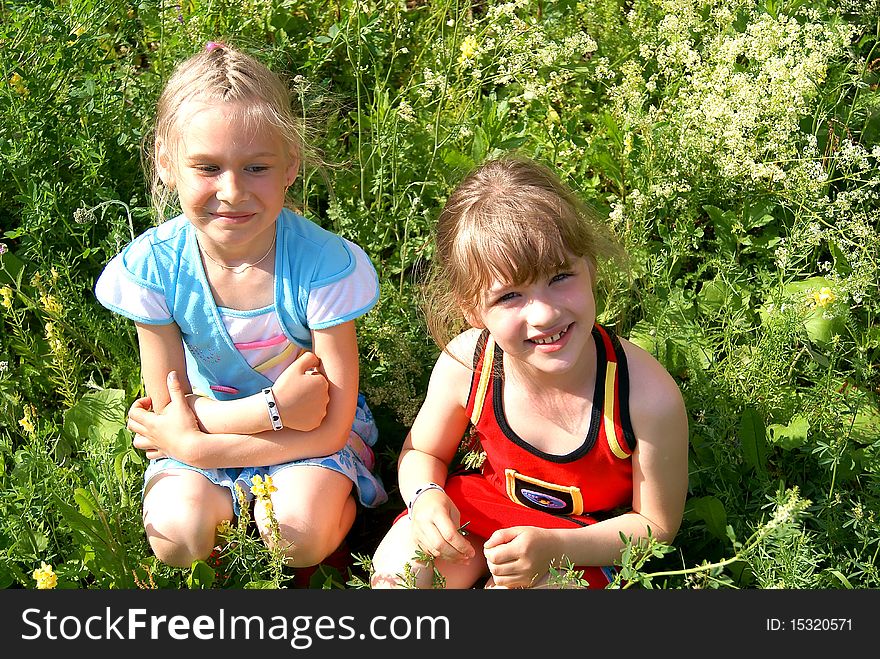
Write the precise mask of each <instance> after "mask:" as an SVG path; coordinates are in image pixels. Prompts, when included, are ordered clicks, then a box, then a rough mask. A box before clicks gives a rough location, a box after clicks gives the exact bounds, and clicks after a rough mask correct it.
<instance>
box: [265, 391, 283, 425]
mask: <svg viewBox="0 0 880 659" xmlns="http://www.w3.org/2000/svg"><path fill="white" fill-rule="evenodd" d="M263 398H265V399H266V408H267V409H268V411H269V421H271V422H272V430H281V429H282V428H283V427H284V424H283V423H281V414H279V413H278V404H277V403H276V402H275V395H274V394H273V393H272V387H266V388H265V389H263Z"/></svg>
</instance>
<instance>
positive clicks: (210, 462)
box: [171, 424, 350, 469]
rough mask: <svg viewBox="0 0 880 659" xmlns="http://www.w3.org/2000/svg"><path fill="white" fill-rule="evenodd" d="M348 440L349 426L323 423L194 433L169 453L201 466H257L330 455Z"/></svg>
mask: <svg viewBox="0 0 880 659" xmlns="http://www.w3.org/2000/svg"><path fill="white" fill-rule="evenodd" d="M349 426H350V424H349ZM347 440H348V428H342V427H341V426H340V425H339V424H335V425H333V424H322V425H321V426H320V427H319V428H317V429H315V430H311V431H308V432H302V431H299V430H291V429H289V428H283V429H282V430H279V431H274V430H269V431H266V432H261V433H254V434H237V433H210V434H209V433H196V434H194V435H192V436H188V437H184V438H181V441H180V442H179V444H180V446H179V447H175V449H173V450H172V453H171V455H172V456H173V457H175V458H177V459H178V460H181V461H182V462H185V463H186V464H189V465H192V466H193V467H199V468H201V469H220V468H224V467H258V466H262V465H274V464H281V463H284V462H290V461H291V460H300V459H303V458H314V457H319V456H323V455H331V454H332V453H335V452H336V451H339V450H340V449H341V448H342V447H343V446H345V443H346V441H347Z"/></svg>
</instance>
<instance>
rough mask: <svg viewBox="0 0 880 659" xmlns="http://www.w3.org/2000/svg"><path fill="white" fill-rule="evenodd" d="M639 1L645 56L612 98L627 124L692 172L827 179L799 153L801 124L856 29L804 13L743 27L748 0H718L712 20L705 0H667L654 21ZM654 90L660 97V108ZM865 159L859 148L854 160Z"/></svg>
mask: <svg viewBox="0 0 880 659" xmlns="http://www.w3.org/2000/svg"><path fill="white" fill-rule="evenodd" d="M636 4H637V6H636V7H635V8H634V9H633V11H632V12H631V14H630V27H631V29H632V30H633V33H634V35H635V36H636V38H637V39H638V40H639V41H640V43H641V44H642V47H641V56H640V57H639V59H638V60H635V59H633V60H630V61H629V62H628V63H627V64H626V65H625V66H624V67H622V69H621V81H620V83H619V85H617V87H615V88H614V89H613V91H612V94H611V96H612V101H613V109H614V113H615V115H616V116H617V117H618V121H619V123H620V125H621V126H623V127H624V128H625V129H628V130H638V131H640V132H641V133H642V134H643V135H647V136H649V137H650V138H651V139H652V140H654V142H655V149H654V150H655V152H660V153H666V154H668V161H670V162H678V163H683V164H684V166H685V167H687V168H688V169H689V172H690V173H691V174H693V175H697V174H699V173H700V172H704V171H705V170H706V169H707V168H708V169H709V170H714V171H715V172H716V173H717V175H718V176H719V177H721V178H723V179H727V180H732V181H735V182H738V183H739V184H741V185H743V186H745V187H752V186H754V185H766V183H772V184H777V185H779V184H782V185H786V183H785V181H786V179H788V178H789V177H791V176H794V177H795V181H794V182H793V183H794V184H796V185H803V184H805V183H809V182H810V181H819V182H822V181H824V178H825V177H824V173H823V172H822V171H821V166H820V165H819V164H818V163H817V162H816V161H814V160H812V159H804V158H802V157H801V153H800V148H801V145H802V144H803V142H804V134H803V133H802V131H801V128H800V120H801V117H802V116H804V115H805V114H807V113H808V110H809V108H810V101H811V100H812V99H813V98H814V97H815V95H816V94H817V93H818V90H819V85H821V83H822V81H823V80H824V79H825V77H826V75H827V71H828V67H829V65H830V63H831V62H832V61H833V59H834V58H836V57H839V56H840V55H841V54H842V53H843V52H844V49H845V47H846V45H847V44H848V41H849V39H850V36H851V27H848V26H843V25H836V24H834V23H829V22H827V21H826V22H821V21H819V20H818V18H816V20H815V22H814V21H811V20H810V14H809V13H805V12H802V13H801V14H800V15H799V16H797V17H795V16H785V15H782V14H780V15H778V16H776V17H773V16H771V15H769V14H766V13H765V14H758V13H756V12H755V13H753V14H752V16H751V17H750V20H749V21H748V22H747V24H746V25H747V27H746V28H745V29H744V30H738V29H737V27H736V24H735V23H734V17H735V15H736V13H737V11H736V10H738V9H743V10H744V9H745V7H746V6H747V5H748V4H750V3H746V2H744V1H742V0H741V1H739V2H733V3H730V2H726V1H725V2H721V1H720V0H715V1H714V2H710V3H709V4H710V6H711V12H710V15H711V16H712V18H713V20H714V24H713V23H711V22H710V23H706V22H705V20H704V18H703V17H702V16H701V15H700V13H699V10H700V9H701V8H702V7H703V6H704V5H705V4H706V3H705V2H703V1H702V0H700V1H697V0H663V1H662V2H660V3H659V4H660V5H661V10H662V11H665V15H664V16H663V17H662V19H660V20H659V21H654V22H653V23H652V21H651V20H647V18H646V16H645V14H644V13H643V12H644V11H647V10H646V9H644V7H642V5H641V4H639V3H636ZM644 4H651V3H644ZM707 26H709V27H713V28H714V31H710V30H709V29H707ZM652 95H660V96H661V97H662V107H663V109H662V111H661V110H660V109H659V107H658V106H655V105H652V104H651V102H650V98H651V97H652ZM661 115H662V116H661ZM661 119H662V120H664V121H663V126H664V127H663V130H662V132H658V131H657V130H655V127H656V125H657V124H658V122H659V121H660V120H661ZM861 155H863V154H861V152H859V151H858V149H857V148H856V147H853V152H852V153H851V154H848V156H847V157H848V158H849V161H848V162H850V161H851V162H853V163H854V164H858V163H860V162H861V161H860V160H858V158H859V157H860V156H861ZM801 167H803V168H804V171H800V172H799V171H796V170H798V169H799V168H801ZM686 173H687V172H686Z"/></svg>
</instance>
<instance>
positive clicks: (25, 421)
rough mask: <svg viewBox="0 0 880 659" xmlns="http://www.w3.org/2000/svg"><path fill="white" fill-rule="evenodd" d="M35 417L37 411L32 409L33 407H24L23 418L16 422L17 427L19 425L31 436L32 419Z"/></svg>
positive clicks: (32, 429)
mask: <svg viewBox="0 0 880 659" xmlns="http://www.w3.org/2000/svg"><path fill="white" fill-rule="evenodd" d="M36 415H37V411H36V410H35V409H34V406H33V405H26V406H25V408H24V416H23V417H22V418H21V419H19V421H18V425H20V426H21V427H22V428H23V429H24V431H25V432H26V433H28V434H33V432H34V417H35V416H36Z"/></svg>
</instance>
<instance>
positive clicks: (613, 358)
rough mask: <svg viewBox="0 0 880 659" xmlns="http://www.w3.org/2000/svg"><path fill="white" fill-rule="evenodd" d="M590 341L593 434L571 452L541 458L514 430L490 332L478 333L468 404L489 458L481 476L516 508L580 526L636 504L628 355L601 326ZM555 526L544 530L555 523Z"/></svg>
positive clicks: (499, 359)
mask: <svg viewBox="0 0 880 659" xmlns="http://www.w3.org/2000/svg"><path fill="white" fill-rule="evenodd" d="M592 336H593V339H594V341H595V344H596V356H597V365H596V387H595V393H594V396H593V411H592V416H591V420H590V429H589V431H588V432H587V436H586V437H585V438H584V441H583V443H582V444H581V445H580V446H579V447H578V448H577V449H575V450H574V451H572V452H571V453H569V454H567V455H555V454H549V453H544V452H543V451H541V450H539V449H537V448H535V447H533V446H531V445H530V444H528V443H527V442H526V441H524V440H523V439H522V438H520V437H519V436H518V435H517V434H516V433H515V432H514V431H513V429H511V428H510V426H509V425H508V423H507V418H506V416H505V413H504V398H503V395H502V394H503V386H504V362H503V359H502V356H503V354H502V352H501V350H500V348H498V346H497V345H496V344H495V342H494V341H493V340H492V338H491V336H490V335H489V333H488V332H487V331H484V332H483V333H482V334H481V335H480V337H479V340H478V342H477V347H476V349H475V351H474V375H473V378H472V380H471V388H470V394H469V396H468V405H467V412H468V414H469V415H470V418H471V422H472V424H473V430H474V431H475V434H476V438H477V439H478V441H479V445H480V446H481V448H482V450H483V451H485V453H486V458H485V460H484V462H483V465H482V469H481V471H482V476H483V478H484V479H485V480H486V481H487V483H488V484H490V485H491V486H492V488H493V489H495V490H496V491H497V492H498V493H499V494H501V495H503V496H504V497H506V498H507V499H508V500H509V501H510V502H512V503H514V504H518V505H519V506H524V507H526V508H531V509H533V510H536V511H542V512H545V513H550V514H551V515H555V516H557V517H561V518H563V519H566V518H567V520H568V521H570V522H574V523H575V524H579V525H580V524H590V523H592V522H594V521H596V519H597V518H598V519H601V518H603V517H605V516H606V515H609V514H611V513H612V512H615V511H619V510H620V509H622V508H623V509H627V508H629V507H631V506H632V487H633V486H632V459H631V456H632V452H633V450H634V449H635V446H636V439H635V434H634V433H633V430H632V425H631V422H630V417H629V405H628V398H629V375H628V371H627V366H626V356H625V354H624V352H623V348H622V346H621V345H620V342H619V340H618V339H617V336H616V335H615V334H614V333H613V332H612V331H611V330H608V329H606V328H604V327H602V326H600V325H598V324H596V325H595V326H594V328H593V331H592ZM473 475H474V476H477V474H473ZM461 476H464V478H465V479H468V476H465V475H464V474H462V475H461ZM461 476H460V477H461ZM468 480H469V479H468ZM456 498H457V497H456ZM471 503H472V504H474V503H475V502H474V501H471ZM487 503H488V502H487ZM466 507H467V506H466ZM517 507H518V506H513V509H514V510H515V509H516V508H517ZM520 510H522V509H520ZM475 512H476V511H475ZM483 512H484V513H485V512H487V511H486V509H484V510H483ZM522 512H523V513H526V511H524V510H523V511H522ZM512 513H513V514H514V516H516V514H515V513H514V512H513V511H512V510H511V509H510V508H508V511H507V513H506V517H508V519H504V520H498V521H499V522H500V523H501V526H510V525H512V524H510V522H511V521H512V520H510V519H509V517H510V515H511V514H512ZM526 515H527V517H529V518H531V517H532V515H531V514H526ZM464 518H465V516H464V515H463V519H464ZM563 519H559V520H558V522H563ZM558 522H557V523H553V522H552V521H548V523H546V524H541V526H557V525H558ZM563 524H564V522H563Z"/></svg>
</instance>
